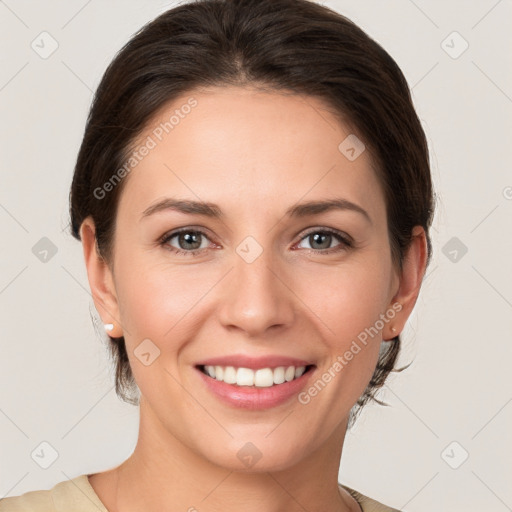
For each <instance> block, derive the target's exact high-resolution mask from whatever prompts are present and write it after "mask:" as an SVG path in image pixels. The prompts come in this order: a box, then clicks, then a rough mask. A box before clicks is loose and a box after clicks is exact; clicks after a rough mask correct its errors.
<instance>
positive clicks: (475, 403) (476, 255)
mask: <svg viewBox="0 0 512 512" xmlns="http://www.w3.org/2000/svg"><path fill="white" fill-rule="evenodd" d="M321 3H323V4H324V5H327V6H329V7H331V8H334V9H335V10H337V11H339V12H341V13H343V14H345V15H346V16H348V17H349V18H351V19H352V20H353V21H355V22H356V23H357V24H359V25H360V26H361V27H362V28H363V29H364V30H365V31H366V32H368V33H369V34H370V36H372V37H373V38H374V39H376V40H377V41H378V42H379V43H380V44H381V45H383V47H384V48H385V49H386V50H387V51H388V52H389V53H390V54H391V55H392V56H393V57H394V58H395V60H396V61H397V63H398V64H399V66H400V67H401V68H402V70H403V72H404V74H405V76H406V78H407V80H408V82H409V84H410V86H411V88H412V91H413V97H414V102H415V105H416V107H417V111H418V113H419V116H420V118H421V120H422V123H423V126H424V129H425V131H426V134H427V137H428V140H429V145H430V148H431V157H432V173H433V178H434V181H435V186H436V189H437V193H438V196H439V199H438V205H437V213H436V217H435V221H434V228H433V230H432V237H433V242H434V258H433V261H432V263H431V265H430V267H429V269H428V270H427V276H426V278H425V281H424V284H423V288H422V291H421V294H420V297H419V300H418V303H417V306H416V308H415V310H414V312H413V314H412V316H411V318H410V320H409V322H408V325H407V328H406V330H405V332H404V342H405V345H404V352H403V354H402V356H401V358H400V361H399V363H400V364H406V363H408V362H410V361H411V360H414V363H413V365H412V366H411V367H410V368H409V369H408V370H406V371H405V372H402V373H399V374H396V375H392V376H391V377H390V379H389V381H388V382H387V385H386V386H385V389H384V392H383V393H382V394H381V395H380V398H381V399H384V400H385V401H387V402H388V403H389V404H390V405H391V407H387V408H383V407H380V406H368V407H367V408H366V410H365V411H364V412H363V415H362V417H361V418H360V419H359V420H358V422H357V423H356V425H355V427H354V429H353V430H352V431H351V432H349V433H348V434H347V439H346V443H345V448H344V454H343V458H342V465H341V468H340V476H339V479H340V481H341V482H343V483H345V484H347V485H349V486H351V487H353V488H355V489H358V490H359V491H361V492H363V493H365V494H368V495H370V496H372V497H374V498H375V499H378V500H380V501H382V502H384V503H386V504H388V505H393V506H395V507H397V508H405V509H406V510H407V511H418V512H420V511H425V512H426V511H431V510H439V511H444V510H447V511H477V510H486V511H496V512H500V511H505V510H512V486H511V485H510V482H511V481H512V467H511V464H510V454H511V453H512V439H511V435H510V430H511V429H510V427H511V423H512V404H511V401H512V389H511V388H512V386H511V382H510V372H509V364H510V356H511V352H512V348H511V347H512V345H511V343H510V342H511V334H510V333H511V332H512V315H511V312H512V272H511V264H510V262H511V261H512V237H511V236H510V235H511V218H512V173H511V171H510V164H511V156H510V146H511V144H510V143H511V138H510V135H511V129H510V128H511V116H510V114H511V112H512V99H511V97H512V67H511V65H510V48H512V30H511V25H512V24H511V21H512V5H511V2H510V0H508V1H507V0H501V1H496V0H489V1H487V0H480V1H471V2H469V1H462V0H460V1H454V0H450V1H441V0H438V1H426V0H423V1H421V0H415V1H412V0H389V1H386V2H383V1H382V0H371V1H369V0H364V1H358V2H356V1H325V2H321ZM172 5H174V4H173V3H172V2H164V1H145V2H142V1H135V0H130V1H126V0H124V1H121V0H116V1H114V0H112V1H110V0H109V1H100V0H90V1H88V2H87V1H84V0H79V1H78V0H73V1H69V0H68V1H45V2H35V1H32V2H29V1H24V0H7V1H5V2H1V1H0V31H1V33H2V49H1V66H0V105H1V109H2V110H1V111H2V114H1V130H2V132H1V137H0V140H1V144H2V147H1V157H0V162H1V187H0V243H1V251H0V258H1V272H0V314H1V317H0V329H1V353H0V497H3V496H14V495H19V494H21V493H23V492H26V491H29V490H35V489H48V488H50V487H51V486H53V485H54V484H55V483H57V482H60V481H62V480H64V479H67V478H73V477H75V476H77V475H79V474H83V473H93V472H97V471H102V470H106V469H108V468H111V467H113V466H115V465H117V464H119V463H120V462H121V461H122V460H124V459H125V458H127V457H128V456H129V455H130V453H131V451H132V450H133V448H134V446H135V442H136V438H137V430H138V410H137V408H135V407H133V406H130V405H127V404H124V403H122V402H120V401H119V400H118V398H117V397H116V395H115V392H114V389H113V378H112V375H111V373H110V372H111V370H112V368H111V367H110V363H109V360H108V355H107V352H106V348H105V343H104V340H102V339H101V338H99V337H98V335H97V334H96V333H95V330H94V326H93V323H92V321H91V318H90V309H93V303H92V299H91V296H90V293H89V287H88V282H87V275H86V271H85V265H84V262H83V256H82V249H81V245H80V243H79V242H77V241H75V240H74V239H73V238H72V237H71V236H70V235H69V234H68V233H67V224H68V216H67V207H68V193H69V186H70V181H71V177H72V170H73V165H74V162H75V158H76V154H77V151H78V148H79V145H80V142H81V137H82V134H83V129H84V124H85V119H86V115H87V111H88V107H89V105H90V102H91V99H92V91H93V90H94V89H95V88H96V86H97V85H98V82H99V80H100V78H101V75H102V73H103V71H104V70H105V68H106V66H107V64H108V63H109V62H110V60H111V59H112V57H113V56H114V54H115V52H116V51H117V50H118V49H119V48H120V47H121V46H122V45H123V44H124V43H125V42H126V41H127V40H128V39H129V38H130V36H131V35H132V34H133V33H134V32H135V31H136V30H138V29H139V28H140V27H141V26H142V25H143V24H144V23H145V22H147V21H149V20H150V19H152V18H153V17H155V16H156V15H158V14H159V13H161V12H163V11H164V10H165V9H166V7H169V6H172ZM43 31H46V32H48V33H49V34H50V36H48V35H40V34H41V32H43ZM454 31H456V32H457V33H458V34H459V35H457V34H453V32H454ZM52 39H53V40H55V41H56V43H52ZM443 41H444V42H443ZM52 44H58V48H57V49H56V50H55V52H54V53H53V54H51V55H49V56H46V55H43V56H45V57H47V58H43V57H42V56H41V53H43V52H44V51H47V52H48V51H49V50H51V49H52V46H51V45H52ZM466 44H468V45H469V46H468V48H467V49H466V50H465V51H463V52H462V50H464V48H465V46H466ZM31 45H33V46H34V48H33V47H32V46H31ZM507 48H508V50H506V49H507ZM461 52H462V53H461ZM44 237H46V238H48V239H49V240H50V241H51V244H50V243H49V242H48V240H43V241H41V239H42V238H44ZM49 246H50V247H52V246H54V251H55V250H56V251H57V252H56V253H55V254H53V253H52V252H51V250H50V252H48V253H47V254H46V255H45V253H43V252H41V251H42V248H45V247H46V248H48V247H49ZM465 250H467V252H466V253H464V251H465ZM507 432H508V433H507ZM41 443H49V445H51V446H48V445H47V444H43V445H41ZM53 450H54V451H55V452H54V451H53ZM43 453H44V456H43V455H42V454H43ZM52 455H53V457H52ZM55 456H57V458H56V460H54V461H53V458H54V457H55ZM466 456H467V459H466V460H464V458H465V457H466ZM52 461H53V462H52ZM49 464H51V465H49ZM45 465H46V466H47V465H49V467H48V468H47V469H44V467H41V466H45Z"/></svg>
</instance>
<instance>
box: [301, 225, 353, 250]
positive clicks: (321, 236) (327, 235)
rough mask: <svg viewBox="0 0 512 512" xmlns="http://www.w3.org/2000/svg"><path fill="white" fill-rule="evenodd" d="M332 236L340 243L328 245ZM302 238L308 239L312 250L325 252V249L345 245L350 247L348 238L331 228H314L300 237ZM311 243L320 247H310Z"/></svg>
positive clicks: (339, 247) (339, 248)
mask: <svg viewBox="0 0 512 512" xmlns="http://www.w3.org/2000/svg"><path fill="white" fill-rule="evenodd" d="M333 238H334V239H336V240H338V241H339V242H340V243H339V244H338V245H336V246H335V247H332V248H331V247H330V245H331V242H332V241H333ZM302 240H308V241H309V242H310V248H311V249H313V250H319V251H323V252H324V253H325V252H332V251H327V249H334V250H335V251H336V250H341V249H343V248H345V247H351V246H352V244H351V242H350V240H348V239H347V238H345V237H344V236H342V235H341V234H340V233H337V232H335V231H331V230H316V231H310V232H309V233H307V234H306V236H304V237H303V238H302ZM311 245H320V246H321V247H312V246H311Z"/></svg>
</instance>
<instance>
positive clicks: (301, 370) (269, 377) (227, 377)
mask: <svg viewBox="0 0 512 512" xmlns="http://www.w3.org/2000/svg"><path fill="white" fill-rule="evenodd" d="M196 368H197V369H198V370H200V371H201V372H202V373H204V374H205V375H207V376H208V377H210V378H212V379H213V380H218V381H222V382H225V383H226V384H232V385H234V386H241V387H252V388H258V387H259V388H267V387H274V386H279V385H281V384H286V383H287V382H291V381H294V380H296V379H299V378H300V377H302V376H303V375H304V374H305V373H308V372H310V371H311V370H312V369H313V368H315V365H313V364H310V365H307V366H278V367H275V368H260V369H257V370H253V369H251V368H243V367H240V368H236V367H234V366H208V365H206V366H205V365H198V366H196Z"/></svg>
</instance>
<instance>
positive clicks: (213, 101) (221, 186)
mask: <svg viewBox="0 0 512 512" xmlns="http://www.w3.org/2000/svg"><path fill="white" fill-rule="evenodd" d="M355 137H356V135H355V134H354V133H353V132H352V130H351V129H350V127H349V126H348V125H347V124H345V123H342V122H341V121H340V119H339V116H335V115H334V113H333V112H332V108H330V107H329V106H328V105H327V104H325V103H324V102H323V101H322V100H320V99H318V98H314V97H311V96H306V95H297V94H293V95H292V94H289V93H288V94H285V93H281V92H277V91H272V92H262V91H260V90H256V89H253V88H245V87H244V88H242V87H234V86H230V87H218V88H210V89H203V90H195V91H191V92H190V93H187V94H184V95H182V96H181V97H179V98H177V99H175V100H174V101H172V102H171V103H169V104H167V105H166V106H165V107H164V108H162V109H161V110H160V111H159V112H158V113H157V115H156V116H155V117H154V118H153V119H152V120H151V122H150V123H149V124H148V125H147V127H146V129H145V130H144V131H143V133H142V134H141V135H140V136H139V137H138V140H137V141H136V143H135V145H134V149H135V151H138V152H139V156H138V159H137V162H136V165H134V166H133V168H132V170H131V171H130V172H129V175H128V176H127V178H128V182H127V183H126V186H125V188H124V191H123V194H122V196H121V205H120V213H121V208H122V205H123V204H125V205H129V206H130V210H131V211H134V212H135V211H136V212H139V214H140V212H142V211H143V210H144V209H145V208H147V206H148V205H149V204H150V203H151V202H154V201H155V200H156V199H159V198H162V197H165V196H167V195H172V196H173V197H176V196H177V197H180V198H188V199H195V200H198V199H202V200H205V201H212V202H215V203H218V204H220V205H222V206H223V208H224V206H225V208H226V209H227V210H229V209H230V207H232V208H233V212H234V209H235V207H238V208H240V206H241V205H245V206H246V207H247V208H251V209H252V211H253V213H256V211H258V212H259V210H265V211H267V210H268V207H269V204H276V205H282V206H283V207H288V206H289V205H291V204H293V203H296V202H297V201H299V200H300V199H301V198H303V199H304V200H312V199H318V198H329V197H340V196H342V197H346V198H347V199H350V200H351V201H354V202H357V203H359V204H363V203H364V204H365V209H367V210H368V211H369V213H370V214H371V215H372V217H374V216H377V217H378V216H379V215H380V214H381V213H382V212H383V210H382V209H383V208H384V198H383V196H382V191H381V190H380V186H379V184H378V181H377V177H376V175H375V172H374V170H373V168H372V159H371V156H370V154H369V152H368V151H366V150H365V151H362V153H361V154H360V155H359V156H358V157H357V158H355V159H353V158H352V157H353V155H354V152H353V151H352V152H349V153H346V149H347V147H348V149H349V150H350V149H351V146H354V142H355V143H356V146H355V147H354V149H355V151H357V152H359V151H360V150H361V149H362V146H357V144H358V143H357V140H358V139H356V138H355ZM347 138H348V139H347ZM344 141H346V142H344ZM340 144H341V146H340ZM143 146H146V147H147V148H149V149H148V150H145V151H141V149H142V147H143ZM140 153H144V156H142V157H141V156H140ZM347 155H348V156H349V157H351V158H348V157H347ZM356 155H357V153H356Z"/></svg>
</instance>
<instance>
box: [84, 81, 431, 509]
mask: <svg viewBox="0 0 512 512" xmlns="http://www.w3.org/2000/svg"><path fill="white" fill-rule="evenodd" d="M190 96H193V97H194V98H195V99H196V100H197V101H198V105H197V106H196V107H195V108H193V109H192V111H191V112H190V114H188V115H187V116H185V117H184V119H181V120H180V123H179V124H178V125H177V126H175V128H174V129H173V130H172V131H171V132H170V133H169V134H167V135H166V136H165V137H164V138H163V140H162V141H161V142H159V143H158V145H157V146H156V147H155V148H154V149H152V150H151V151H150V152H149V154H148V155H147V156H146V157H145V158H144V159H143V160H142V161H141V162H140V163H139V164H138V165H137V166H136V167H135V168H134V169H133V170H132V171H131V173H130V174H129V175H128V177H127V178H126V179H127V180H128V181H127V183H126V184H125V185H126V187H125V188H124V190H123V192H122V195H121V198H120V203H119V209H118V213H117V219H116V233H115V240H114V258H113V261H112V262H110V263H111V264H110V265H108V264H107V263H106V262H105V261H103V260H102V259H101V258H100V257H99V256H98V254H97V251H96V246H95V234H94V233H95V232H94V222H93V220H92V219H91V218H87V219H86V220H85V221H84V223H83V224H82V227H81V237H82V242H83V249H84V257H85V261H86V266H87V272H88V278H89V284H90V287H91V291H92V295H93V298H94V303H95V306H96V308H97V310H98V311H99V313H100V315H101V317H102V320H103V322H104V323H114V324H115V328H114V331H112V332H111V333H110V334H111V336H114V337H116V336H120V335H124V336H125V340H126V344H127V349H128V354H129V358H130V364H131V367H132V369H133V373H134V376H135V380H136V382H137V384H138V386H139V389H140V391H141V403H140V429H139V437H138V441H137V445H136V448H135V450H134V452H133V454H132V455H131V456H130V457H129V458H128V459H127V460H126V461H125V462H123V463H122V464H121V465H119V466H117V467H116V468H113V469H111V470H109V471H105V472H101V473H96V474H94V475H91V476H90V477H89V481H90V483H91V485H92V487H93V488H94V489H95V491H96V493H97V494H98V496H99V497H100V499H101V500H102V501H103V503H104V504H105V506H106V507H107V509H108V510H109V511H110V512H118V511H119V512H120V511H121V510H122V511H123V512H131V511H136V510H146V511H149V512H152V511H155V512H156V511H159V512H160V511H161V510H169V507H172V509H173V510H184V511H185V510H189V509H190V510H191V511H192V510H194V509H191V507H195V508H196V509H197V510H199V511H208V512H213V511H221V510H222V511H224V512H226V511H227V512H229V511H234V510H240V509H243V510H245V511H247V512H256V511H261V510H265V511H267V512H278V511H282V510H288V511H299V510H300V511H303V510H304V509H306V510H324V511H328V512H329V511H332V512H334V511H338V512H339V511H357V510H360V509H359V506H358V505H357V503H356V502H355V500H354V499H353V498H352V497H350V495H348V493H346V492H345V491H343V492H340V491H339V489H338V471H339V466H340V459H341V455H342V448H343V443H344V439H345V432H346V427H347V421H348V416H349V412H350V409H351V408H352V406H353V405H354V404H355V403H356V401H357V399H358V397H359V396H360V395H361V394H362V392H363V391H364V389H365V388H366V386H367V384H368V382H369V380H370V378H371V376H372V373H373V371H374V368H375V365H376V363H377V359H378V351H379V345H380V343H381V341H382V340H389V339H391V338H393V337H394V336H395V334H398V333H400V332H401V330H402V329H403V326H404V324H405V322H406V320H407V318H408V316H409V314H410V313H411V311H412V308H413V307H414V304H415V302H416V299H417V296H418V293H419V290H420V286H421V280H422V278H423V275H424V272H425V265H426V251H427V246H426V240H425V233H424V231H423V229H422V228H421V227H416V228H415V229H414V235H415V238H414V240H413V243H412V244H411V247H410V249H409V252H408V254H407V257H406V259H405V261H404V266H403V271H402V272H401V273H398V271H397V269H396V268H395V267H394V266H393V265H392V261H391V252H390V245H389V239H388V232H387V221H386V213H385V203H384V195H383V192H382V190H381V188H380V185H379V183H378V181H377V178H376V175H375V172H374V170H373V169H372V160H371V156H370V154H369V151H364V152H363V153H362V154H361V155H360V156H359V157H358V158H357V159H356V160H354V161H349V160H348V159H347V158H346V157H345V156H344V155H343V154H342V153H341V152H340V151H339V150H338V145H339V144H340V142H341V141H343V140H344V139H345V138H346V137H347V135H349V134H350V133H352V131H351V130H350V129H349V128H348V127H347V126H345V125H342V124H341V123H340V122H339V121H338V120H337V119H336V118H335V117H334V116H333V115H332V114H331V113H330V112H329V109H328V108H327V106H326V105H325V104H324V103H323V102H322V101H321V100H319V99H316V98H312V97H308V96H300V95H284V94H282V93H279V92H275V91H273V92H261V91H258V90H256V89H253V88H241V87H232V86H230V87H223V88H211V89H203V90H197V91H194V92H193V93H189V94H186V95H184V96H183V97H182V98H180V99H178V100H176V101H174V102H172V104H169V105H166V107H165V109H164V110H162V111H160V112H159V113H158V115H157V116H156V117H155V119H154V122H153V123H151V125H150V127H149V128H148V129H147V130H146V131H145V132H144V133H143V134H141V136H140V141H144V140H145V139H146V138H147V136H148V135H151V133H152V130H153V129H154V127H155V126H157V125H158V124H159V123H160V122H162V121H164V120H168V119H169V117H170V115H171V114H172V112H173V111H174V110H175V109H176V108H179V107H180V106H181V105H183V104H184V103H186V100H187V99H188V98H189V97H190ZM168 196H172V197H178V198H184V199H192V200H202V201H208V202H214V203H216V204H218V205H219V207H220V208H221V209H222V211H223V212H224V218H223V220H222V221H220V220H218V219H212V218H207V217H202V216H200V215H197V214H184V213H179V212H176V211H171V210H168V211H164V212H160V213H157V214H154V215H152V216H150V217H147V218H145V219H143V220H141V215H142V212H143V211H144V210H145V209H146V208H148V206H151V205H152V204H154V203H155V202H157V201H158V200H160V199H162V198H164V197H168ZM333 197H343V198H345V199H348V200H350V201H352V202H354V203H356V204H358V205H359V206H361V207H362V208H364V210H366V211H367V213H368V215H369V217H370V219H371V222H368V221H367V220H366V219H365V217H364V216H363V215H361V214H359V213H357V212H354V211H350V210H334V211H330V212H325V213H322V214H320V215H311V216H308V217H305V218H299V219H289V218H287V217H285V216H284V212H285V210H286V209H287V208H289V207H291V206H293V205H295V204H296V203H297V202H304V201H310V200H317V199H318V200H322V199H328V198H333ZM189 226H190V227H191V228H194V229H201V231H203V232H204V233H205V236H203V237H199V241H200V242H201V250H202V252H201V253H200V254H199V255H198V256H195V257H191V256H189V255H178V254H175V253H173V252H171V251H170V250H169V248H173V247H174V248H178V249H181V250H184V251H187V250H188V251H190V250H191V249H193V248H194V247H191V246H190V245H187V244H186V241H185V242H184V241H183V240H181V244H180V239H179V237H174V238H173V239H171V240H169V241H168V242H167V247H166V246H164V245H159V239H160V238H161V237H162V236H163V235H165V234H166V233H169V232H171V231H172V230H175V229H177V228H181V227H189ZM312 228H318V229H317V230H316V231H315V230H313V233H316V232H318V231H320V232H322V229H325V228H331V229H334V230H339V231H341V232H342V233H346V234H348V235H349V236H350V237H352V239H353V240H354V242H355V246H354V247H352V248H347V247H345V246H343V245H341V244H342V242H341V241H339V240H338V239H336V238H335V237H332V239H330V240H331V241H330V242H329V239H327V241H325V242H324V245H321V242H317V243H315V241H314V239H313V238H312V237H311V236H308V235H309V234H312V233H308V231H310V230H311V229H312ZM247 236H252V237H253V238H254V239H255V240H256V241H257V242H258V243H259V245H260V246H261V247H262V249H263V252H262V254H261V255H260V256H259V257H258V258H257V259H256V260H255V261H253V262H252V263H250V264H249V263H247V262H246V261H245V260H244V259H243V258H241V257H240V256H239V255H238V253H237V252H236V248H237V247H238V245H239V244H240V243H241V242H242V240H244V238H245V237H247ZM335 247H337V248H338V249H340V250H339V251H338V252H332V253H331V254H325V251H326V250H327V249H328V248H331V249H332V248H335ZM112 264H113V265H112ZM396 302H398V303H400V304H401V305H402V309H401V311H400V312H399V313H397V314H396V316H395V317H394V319H393V320H392V321H390V322H389V323H387V324H386V325H385V326H384V328H383V329H382V331H381V332H379V334H378V335H376V336H374V337H373V338H370V339H369V342H368V344H367V345H366V346H362V350H361V351H360V352H359V353H358V354H357V355H355V356H354V358H353V359H352V360H351V361H350V362H348V364H346V365H345V366H344V367H343V369H342V371H340V372H339V373H338V374H337V376H336V377H335V378H333V379H332V380H331V381H330V382H329V383H328V385H326V386H325V388H324V389H323V390H322V391H321V392H320V393H318V395H317V396H316V397H314V399H312V400H311V401H310V402H309V403H308V404H307V405H303V404H301V403H299V402H298V401H297V400H296V399H295V398H293V399H292V400H290V401H288V402H287V403H286V404H283V405H280V406H278V407H273V408H269V409H266V410H262V411H249V410H247V409H239V408H236V407H234V406H229V405H226V404H224V403H221V402H220V401H219V400H218V399H217V397H216V396H214V395H212V394H211V392H210V391H208V390H207V389H206V387H205V386H204V385H202V382H201V380H200V378H199V377H198V375H197V370H195V369H194V365H195V364H197V362H198V361H200V360H201V359H203V358H207V357H216V356H220V355H228V354H234V353H244V354H249V355H255V356H259V355H264V354H279V355H286V356H291V357H298V358H302V359H306V360H310V361H314V362H315V364H316V367H317V368H316V369H315V372H316V375H317V377H319V376H320V375H321V374H322V373H323V372H325V371H327V370H328V368H329V367H331V366H332V364H333V362H334V361H335V360H336V357H337V356H338V355H342V354H343V353H344V352H345V351H346V350H348V348H349V347H350V345H351V343H352V341H353V340H355V339H356V338H357V335H358V334H359V333H360V332H362V331H364V329H365V328H368V327H370V326H373V325H374V324H375V322H376V320H377V319H378V318H379V315H380V314H382V313H385V312H386V311H388V310H389V309H390V308H391V307H392V304H393V303H396ZM391 327H395V328H396V333H394V332H392V331H391ZM146 338H149V339H150V340H151V341H152V343H154V344H155V345H156V346H157V347H158V349H159V350H160V356H159V357H158V358H157V359H155V360H154V362H152V364H150V365H149V366H145V365H144V364H141V362H140V361H139V360H138V359H137V357H135V355H134V350H135V349H136V347H137V346H138V345H139V344H140V343H141V341H142V340H144V339H146ZM385 342H386V341H385ZM315 380H316V378H313V381H310V382H314V381H315ZM249 441H250V442H251V443H253V444H254V445H255V446H256V447H257V448H258V449H259V451H260V452H261V454H262V456H261V459H260V460H259V461H258V462H257V464H255V465H254V466H252V467H250V468H246V467H245V466H243V465H242V464H241V462H240V460H239V459H238V457H237V452H238V450H240V449H241V448H242V447H243V446H244V445H245V444H246V443H247V442H249Z"/></svg>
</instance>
